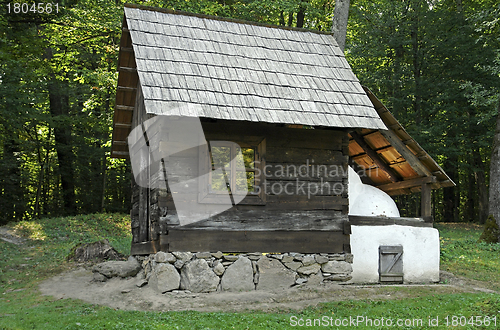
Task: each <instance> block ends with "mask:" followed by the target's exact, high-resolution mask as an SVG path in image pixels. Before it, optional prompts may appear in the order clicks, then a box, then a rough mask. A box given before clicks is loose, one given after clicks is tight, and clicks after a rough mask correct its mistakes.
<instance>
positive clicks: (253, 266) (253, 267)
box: [252, 261, 257, 274]
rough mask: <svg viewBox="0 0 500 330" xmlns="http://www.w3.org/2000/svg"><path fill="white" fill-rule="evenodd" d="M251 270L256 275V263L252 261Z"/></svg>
mask: <svg viewBox="0 0 500 330" xmlns="http://www.w3.org/2000/svg"><path fill="white" fill-rule="evenodd" d="M252 270H253V273H254V274H257V263H256V262H255V261H252Z"/></svg>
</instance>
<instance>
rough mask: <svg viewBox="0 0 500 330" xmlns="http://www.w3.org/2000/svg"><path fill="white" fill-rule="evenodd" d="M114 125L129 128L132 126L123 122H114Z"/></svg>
mask: <svg viewBox="0 0 500 330" xmlns="http://www.w3.org/2000/svg"><path fill="white" fill-rule="evenodd" d="M114 126H115V127H117V128H118V127H119V128H130V127H132V124H124V123H115V124H114Z"/></svg>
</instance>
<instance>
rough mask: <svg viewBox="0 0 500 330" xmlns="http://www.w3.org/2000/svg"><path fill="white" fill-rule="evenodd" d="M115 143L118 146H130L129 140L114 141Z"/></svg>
mask: <svg viewBox="0 0 500 330" xmlns="http://www.w3.org/2000/svg"><path fill="white" fill-rule="evenodd" d="M113 144H114V145H116V146H128V143H127V141H113Z"/></svg>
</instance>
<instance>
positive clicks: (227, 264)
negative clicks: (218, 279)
mask: <svg viewBox="0 0 500 330" xmlns="http://www.w3.org/2000/svg"><path fill="white" fill-rule="evenodd" d="M232 263H233V262H232V261H223V262H222V265H223V266H229V265H231V264H232Z"/></svg>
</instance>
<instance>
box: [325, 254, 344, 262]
mask: <svg viewBox="0 0 500 330" xmlns="http://www.w3.org/2000/svg"><path fill="white" fill-rule="evenodd" d="M328 258H329V259H330V260H335V261H344V260H345V255H344V254H339V253H334V254H329V255H328Z"/></svg>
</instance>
